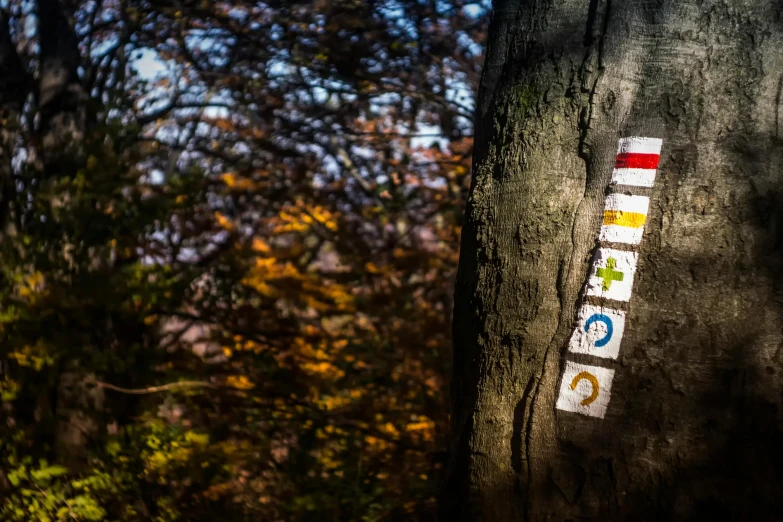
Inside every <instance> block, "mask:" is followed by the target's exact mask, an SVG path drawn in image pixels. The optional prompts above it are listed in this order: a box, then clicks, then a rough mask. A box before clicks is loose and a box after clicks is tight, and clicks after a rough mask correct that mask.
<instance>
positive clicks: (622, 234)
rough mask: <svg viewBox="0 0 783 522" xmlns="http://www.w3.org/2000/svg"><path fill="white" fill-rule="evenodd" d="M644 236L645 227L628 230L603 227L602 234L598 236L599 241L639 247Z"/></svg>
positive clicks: (609, 226) (626, 228)
mask: <svg viewBox="0 0 783 522" xmlns="http://www.w3.org/2000/svg"><path fill="white" fill-rule="evenodd" d="M643 234H644V227H640V228H628V227H621V226H619V225H601V233H600V234H599V235H598V239H599V240H600V241H608V242H610V243H626V244H628V245H638V244H639V243H641V242H642V235H643Z"/></svg>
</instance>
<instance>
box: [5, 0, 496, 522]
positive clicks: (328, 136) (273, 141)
mask: <svg viewBox="0 0 783 522" xmlns="http://www.w3.org/2000/svg"><path fill="white" fill-rule="evenodd" d="M0 8H1V10H0V16H1V19H0V70H1V71H2V77H0V120H2V121H1V122H0V123H2V128H0V182H1V183H0V185H2V187H1V188H2V190H0V196H1V198H0V199H1V201H0V203H2V205H0V206H1V207H2V215H1V216H0V217H1V218H2V231H1V234H2V237H1V238H0V239H1V241H0V252H1V255H2V258H1V259H2V262H1V263H0V279H2V282H1V283H0V336H1V340H0V393H1V395H2V412H1V413H0V415H1V416H2V419H1V420H2V422H0V520H3V521H29V520H34V521H39V520H40V521H54V520H79V521H102V520H109V521H137V520H154V521H201V520H214V521H221V522H223V521H225V522H231V521H245V520H264V521H267V520H268V521H303V522H304V521H367V522H375V521H377V522H380V521H397V520H414V521H415V520H433V519H434V518H435V500H434V497H435V495H436V493H437V490H438V485H439V484H438V483H439V476H440V470H441V466H442V464H443V462H444V449H445V440H444V438H445V433H446V429H447V418H448V379H449V374H450V358H451V347H450V320H451V299H452V284H453V278H454V274H455V270H456V264H457V251H458V237H459V225H460V223H461V219H462V214H461V211H462V203H463V200H464V199H465V196H466V192H467V188H468V184H469V173H470V156H471V149H472V126H471V120H472V109H473V102H474V97H475V95H476V92H475V91H476V87H477V85H478V79H479V74H480V66H481V64H482V61H483V58H482V56H483V45H484V35H485V33H486V25H487V20H488V9H489V6H488V1H482V2H478V3H477V2H468V1H461V0H268V1H266V2H257V1H244V0H231V1H225V2H224V1H220V0H213V1H201V0H155V1H152V0H90V1H77V0H59V1H58V0H10V1H9V0H4V1H2V2H0Z"/></svg>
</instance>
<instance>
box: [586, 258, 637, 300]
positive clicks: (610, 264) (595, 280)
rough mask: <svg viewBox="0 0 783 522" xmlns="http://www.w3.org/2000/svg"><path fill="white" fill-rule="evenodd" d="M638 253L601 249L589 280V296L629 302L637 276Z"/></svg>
mask: <svg viewBox="0 0 783 522" xmlns="http://www.w3.org/2000/svg"><path fill="white" fill-rule="evenodd" d="M638 260H639V255H638V254H637V253H636V252H628V251H626V250H615V249H613V248H599V249H598V251H597V252H596V253H595V260H594V261H593V266H592V268H591V269H590V276H589V278H588V280H587V292H586V294H587V295H594V296H598V297H605V298H607V299H614V300H615V301H629V300H630V299H631V292H632V290H633V276H634V274H636V263H637V262H638Z"/></svg>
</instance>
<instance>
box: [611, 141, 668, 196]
mask: <svg viewBox="0 0 783 522" xmlns="http://www.w3.org/2000/svg"><path fill="white" fill-rule="evenodd" d="M662 144H663V140H662V139H660V138H639V137H632V138H621V139H620V143H619V144H618V147H617V159H616V160H615V163H614V170H613V171H612V183H613V184H616V185H633V186H636V187H652V186H653V184H654V183H655V173H656V171H657V169H658V162H659V161H660V159H661V145H662Z"/></svg>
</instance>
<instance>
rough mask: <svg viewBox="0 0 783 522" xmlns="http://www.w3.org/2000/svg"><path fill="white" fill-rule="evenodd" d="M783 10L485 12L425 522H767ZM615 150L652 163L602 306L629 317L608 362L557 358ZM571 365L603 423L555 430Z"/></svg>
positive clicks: (713, 2)
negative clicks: (432, 506)
mask: <svg viewBox="0 0 783 522" xmlns="http://www.w3.org/2000/svg"><path fill="white" fill-rule="evenodd" d="M782 10H783V6H781V4H780V2H778V1H773V0H756V1H753V2H736V1H733V0H699V1H697V0H625V1H623V2H619V1H617V0H615V1H612V0H592V1H590V2H583V1H577V0H496V1H495V5H494V14H493V20H492V24H491V27H490V33H489V38H488V52H487V58H486V64H485V70H484V75H483V78H482V82H481V87H480V90H479V99H478V103H477V114H476V148H475V152H474V172H473V179H472V185H471V189H470V195H469V198H468V205H467V217H466V223H465V225H464V228H463V235H462V251H461V255H460V267H459V273H458V276H457V282H456V290H455V309H454V326H453V334H454V375H453V412H452V427H451V435H452V443H451V447H450V461H449V464H448V470H447V476H446V481H445V489H444V492H443V496H442V498H441V519H442V520H448V521H458V520H460V521H482V522H506V521H512V520H514V521H519V520H528V521H539V520H553V521H555V520H557V521H561V520H602V521H606V520H635V521H639V520H707V519H708V517H712V518H713V519H720V520H780V519H783V496H781V495H780V494H779V492H780V491H781V487H782V486H783V449H781V445H780V444H779V441H780V440H783V438H782V437H781V435H783V434H782V433H781V429H782V428H783V417H782V414H783V413H782V412H783V403H782V400H781V399H783V396H782V395H781V392H780V390H781V384H783V383H782V382H781V380H782V378H783V365H782V364H781V360H782V359H781V358H782V357H783V317H782V315H781V306H783V211H781V208H780V206H781V201H783V169H782V168H781V166H780V165H781V164H783V162H782V161H781V160H783V147H781V145H783V139H782V138H783V136H781V133H782V132H783V129H781V121H780V118H781V115H780V112H781V92H783V52H782V51H781V49H783V42H782V41H781V29H783V17H782V16H781V15H782V14H783V11H782ZM627 136H645V137H654V138H661V139H662V140H663V148H662V152H661V156H660V164H659V168H658V171H657V177H656V181H655V184H654V186H653V187H652V188H648V189H643V188H638V187H637V188H630V189H628V190H627V192H628V193H631V194H635V195H641V196H647V197H649V212H648V216H647V222H646V225H645V229H644V236H643V239H642V242H641V244H640V245H634V246H627V245H626V246H625V247H623V248H624V249H625V250H629V251H634V252H637V253H638V256H639V260H638V266H637V272H636V275H635V280H634V281H633V294H632V297H631V298H630V301H629V302H628V303H616V302H607V303H603V302H601V303H599V304H604V305H606V306H609V307H610V308H611V307H614V308H616V309H618V310H622V311H625V312H626V318H625V321H626V322H625V331H624V335H623V337H622V342H621V346H620V352H619V356H618V357H617V359H616V360H612V359H608V358H598V357H594V356H589V355H584V354H575V353H572V352H570V351H569V350H568V343H569V338H570V337H571V335H572V332H573V331H574V328H575V324H576V323H575V321H576V319H577V312H578V310H579V308H580V307H581V306H582V305H583V304H585V303H589V302H592V301H591V299H588V298H586V297H585V292H584V289H585V282H586V281H587V279H588V276H589V275H593V274H594V265H592V264H591V263H592V262H593V261H592V260H593V259H594V257H593V256H594V255H595V252H596V250H597V249H598V248H599V247H600V246H607V245H606V244H605V243H601V242H599V241H598V234H599V229H600V227H601V223H602V219H603V217H604V214H603V210H604V201H605V197H606V194H607V193H608V192H607V191H608V190H610V189H608V188H607V187H610V178H611V176H612V169H613V163H614V161H615V154H616V152H617V146H618V145H617V144H618V139H619V138H622V137H627ZM611 190H614V189H611ZM599 301H600V300H599ZM567 361H570V362H575V363H579V364H588V365H593V366H599V367H602V368H607V369H610V370H613V371H614V378H613V381H612V385H611V399H610V402H609V404H608V409H607V411H606V414H605V416H604V417H603V418H597V417H590V416H585V415H580V414H579V413H572V412H567V411H562V410H559V409H556V407H555V404H556V401H557V399H558V393H559V391H560V386H561V380H562V378H563V372H564V369H565V367H566V362H567Z"/></svg>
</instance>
